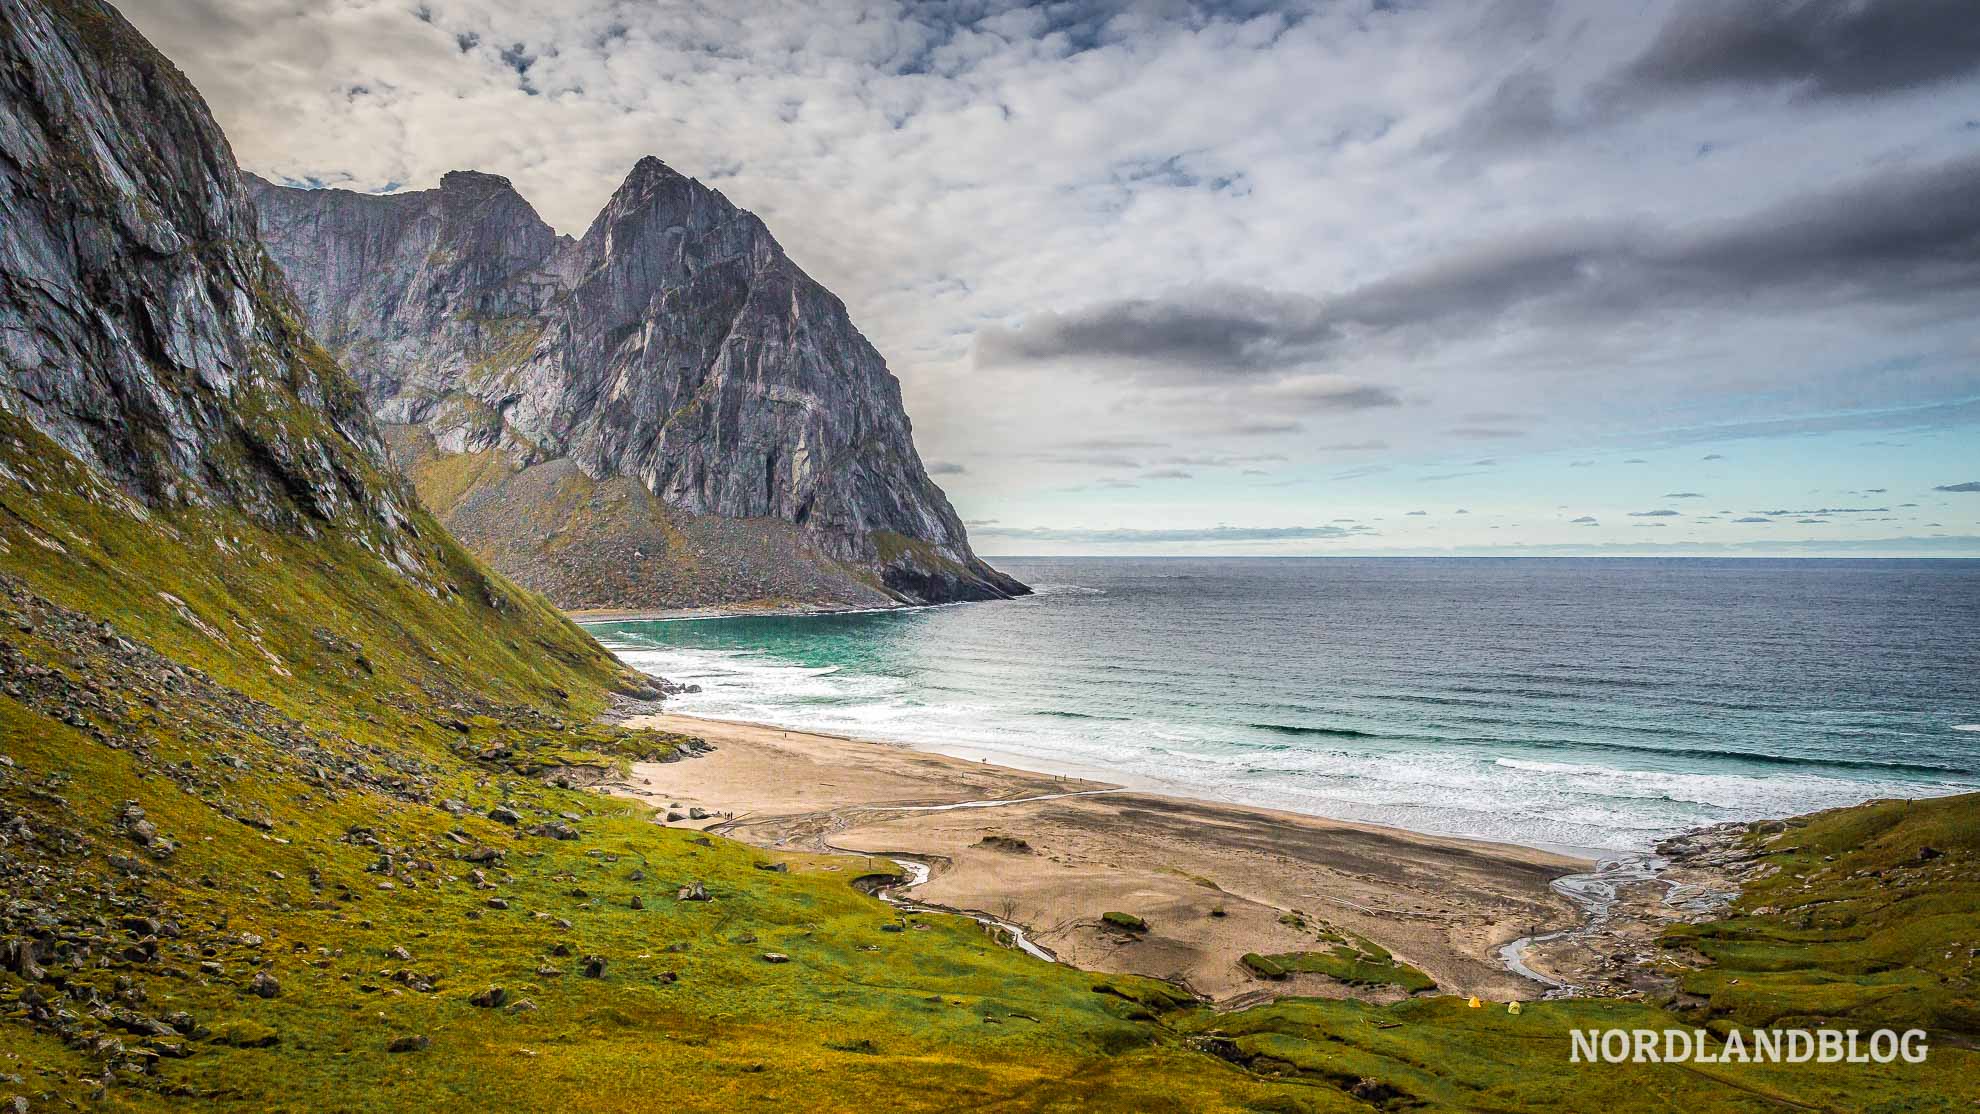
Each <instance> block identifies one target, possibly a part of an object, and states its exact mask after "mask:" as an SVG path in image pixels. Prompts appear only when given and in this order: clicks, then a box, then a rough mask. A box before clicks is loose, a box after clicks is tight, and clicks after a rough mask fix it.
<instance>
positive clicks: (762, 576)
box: [249, 158, 1025, 607]
mask: <svg viewBox="0 0 1980 1114" xmlns="http://www.w3.org/2000/svg"><path fill="white" fill-rule="evenodd" d="M249 181H250V188H251V189H252V191H253V193H254V197H255V200H256V203H257V204H258V206H259V209H260V228H261V233H262V236H263V238H264V240H265V242H266V243H267V245H268V249H269V251H270V253H271V254H272V255H273V256H274V257H275V259H276V260H277V261H278V262H279V263H280V264H281V265H282V267H283V269H284V270H285V271H286V272H287V274H288V276H289V279H290V281H291V282H292V283H293V284H294V286H295V287H296V288H297V290H298V292H299V294H300V296H301V299H302V302H303V304H304V306H305V307H306V310H307V313H308V317H309V322H310V325H311V328H312V330H313V331H314V332H315V334H316V335H317V336H318V337H319V338H320V339H322V340H323V341H324V343H326V344H327V345H328V346H329V347H330V348H331V349H332V350H333V351H334V352H336V353H337V354H338V355H339V356H340V357H341V358H342V359H343V361H344V362H345V364H346V365H347V366H349V367H350V368H351V369H352V370H353V372H354V373H355V374H356V375H357V377H358V378H359V380H360V381H361V382H362V383H363V385H364V387H365V390H366V393H367V395H368V397H369V399H370V403H371V407H372V410H373V413H374V414H375V415H376V416H377V417H378V418H379V419H380V420H381V421H384V422H387V423H393V424H395V425H399V426H404V427H408V428H407V429H405V430H403V431H402V432H401V434H398V435H395V437H394V440H395V443H397V444H399V445H400V446H402V448H403V449H404V450H405V452H404V455H403V456H402V460H403V461H404V463H405V465H406V467H407V469H408V471H409V472H410V473H411V474H412V475H413V476H414V478H415V481H416V482H417V483H418V485H419V488H420V492H421V495H422V497H423V498H425V499H426V500H427V502H428V505H429V506H432V507H433V508H434V509H435V510H436V512H437V513H439V514H440V515H441V516H442V518H443V520H444V521H446V522H447V523H448V525H449V526H450V527H451V528H453V529H455V530H456V531H457V532H459V533H460V534H461V535H462V536H463V537H464V538H465V539H466V540H468V541H469V543H470V544H471V545H473V546H475V547H476V549H477V551H478V552H481V553H483V554H484V555H486V556H487V557H488V558H489V559H490V560H491V561H492V562H493V563H495V564H496V566H497V567H498V568H500V569H502V570H503V571H505V572H508V573H509V574H510V575H513V576H516V577H518V578H519V579H522V580H523V581H524V582H525V583H527V584H529V585H531V586H532V587H537V588H540V589H542V590H544V591H546V592H547V593H549V594H550V595H551V597H552V598H553V599H555V600H556V601H557V602H559V603H560V604H562V605H564V606H567V607H665V606H682V605H690V604H705V603H735V602H743V601H746V600H766V601H777V602H802V603H825V604H850V605H871V604H882V603H897V602H910V603H929V602H942V601H949V600H966V599H989V598H997V597H1002V596H1007V595H1012V594H1016V593H1019V592H1022V591H1024V590H1025V589H1024V588H1023V586H1022V585H1020V584H1018V583H1017V582H1015V581H1013V580H1011V579H1010V578H1009V577H1006V576H1004V575H1002V574H1000V573H998V572H996V571H995V570H993V569H991V568H990V567H989V566H987V565H985V564H984V563H983V562H982V561H980V560H978V559H977V558H976V556H975V555H974V554H973V553H971V552H970V549H969V542H968V539H967V537H966V536H965V534H964V530H963V526H962V523H961V521H960V520H959V519H958V518H957V516H956V513H955V511H954V510H953V509H952V508H951V507H950V506H949V502H948V500H947V499H946V498H945V497H944V496H943V494H942V492H941V490H940V489H939V488H937V487H936V486H935V484H934V483H933V482H932V481H930V480H929V478H928V474H927V472H926V471H925V470H924V469H923V467H922V464H921V460H920V458H919V456H918V455H917V454H916V452H915V449H914V443H913V439H912V436H911V434H910V430H909V426H908V420H907V416H906V414H905V412H904V411H903V409H902V405H901V396H900V384H899V383H898V381H896V380H895V378H894V377H893V375H892V374H891V373H889V372H888V370H887V366H886V363H885V361H884V360H883V359H882V358H881V357H880V354H879V353H878V352H877V351H875V350H874V348H873V346H872V345H871V344H869V343H867V341H866V339H865V338H864V337H863V336H861V335H860V333H859V331H858V330H857V329H855V328H854V327H853V325H852V322H851V320H850V318H849V317H848V316H847V313H846V309H845V305H844V304H843V303H842V302H840V301H839V299H838V298H836V297H834V296H833V295H832V294H831V292H830V291H827V290H826V289H825V288H824V287H822V286H820V285H819V284H818V283H816V282H814V281H813V280H812V279H811V278H810V277H809V276H807V275H806V274H805V273H804V272H803V271H802V270H801V269H799V268H798V266H797V265H796V264H795V263H793V262H791V260H790V259H789V258H788V257H787V256H785V254H784V252H783V249H782V248H780V247H779V246H778V244H777V241H776V240H775V239H774V238H773V237H772V236H771V235H770V232H769V230H768V229H767V228H765V227H764V225H763V222H762V221H760V220H758V219H757V218H756V217H755V216H754V215H752V214H751V213H749V212H747V211H745V210H742V209H738V208H736V207H735V206H734V205H731V204H730V203H729V202H728V201H727V199H725V198H724V197H723V196H722V195H721V194H720V193H718V192H716V191H714V190H711V189H709V188H707V187H706V186H703V185H702V184H700V183H699V182H696V181H694V180H693V179H690V178H687V177H684V176H682V175H680V174H678V173H676V172H674V171H673V170H671V169H669V168H668V167H667V166H666V165H665V164H663V163H661V162H660V161H659V160H658V159H653V158H647V159H642V160H641V161H640V162H639V164H638V165H637V166H635V167H634V168H633V170H632V173H631V174H630V175H628V176H627V178H626V180H625V182H624V184H623V185H621V186H620V188H619V190H618V192H617V193H615V194H614V195H613V197H612V199H611V200H610V202H608V203H607V204H606V206H605V208H604V210H603V211H602V212H600V213H599V215H598V217H597V219H596V220H594V221H593V222H592V224H591V227H590V228H589V229H588V230H586V232H585V234H584V236H583V237H582V238H581V239H575V240H574V239H571V238H570V237H559V236H557V235H556V234H555V233H554V232H553V231H552V230H551V229H550V228H549V226H547V225H545V224H544V223H543V222H542V220H540V219H539V218H538V217H537V215H536V213H535V212H534V210H532V209H531V208H530V206H529V204H528V203H527V202H526V201H524V200H523V199H522V198H521V197H520V196H519V195H518V194H517V193H516V192H515V191H514V190H513V189H512V188H511V187H510V185H509V183H508V181H507V180H506V179H503V178H498V177H494V176H492V175H487V174H476V173H467V172H456V173H452V174H448V175H447V176H446V177H445V178H444V179H442V181H441V185H440V188H439V189H437V190H429V191H425V192H419V193H407V194H397V195H391V196H382V197H379V196H367V195H360V194H354V193H350V192H346V191H339V190H300V189H290V188H285V187H280V186H275V185H271V184H269V183H267V182H263V181H260V180H258V179H252V178H250V180H249ZM546 499H548V500H549V501H550V503H551V504H553V505H554V506H556V507H557V508H559V509H558V510H557V511H556V512H555V513H554V514H548V515H546V513H545V500H546Z"/></svg>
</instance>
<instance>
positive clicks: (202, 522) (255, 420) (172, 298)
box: [0, 0, 657, 695]
mask: <svg viewBox="0 0 1980 1114" xmlns="http://www.w3.org/2000/svg"><path fill="white" fill-rule="evenodd" d="M302 321H303V311H302V309H301V307H300V306H298V305H297V304H296V302H295V300H294V298H293V297H292V296H291V294H290V292H289V289H288V286H287V284H286V282H285V280H284V279H283V277H282V273H281V271H280V270H279V269H278V268H277V267H276V266H275V264H274V263H273V262H272V261H271V260H270V259H269V258H268V256H267V255H266V253H264V252H263V251H262V248H261V245H260V242H259V240H258V238H257V232H256V227H255V210H254V205H253V202H252V201H250V200H249V198H248V195H247V192H246V190H245V188H244V186H243V183H242V181H241V177H240V172H239V169H238V168H237V167H236V166H235V164H234V158H233V154H232V152H231V151H230V150H229V149H228V147H227V142H226V139H225V137H224V136H223V135H222V134H221V133H220V129H219V128H218V127H217V126H216V125H215V124H214V122H213V119H212V117H211V116H210V115H209V114H208V113H207V110H206V106H205V104H204V102H202V101H201V100H200V98H199V95H198V94H197V93H196V92H195V91H194V90H193V88H192V86H191V85H190V84H189V83H188V82H187V81H186V79H185V77H184V76H183V75H182V74H180V73H179V71H178V70H177V69H175V68H174V67H173V66H172V64H171V63H170V62H167V61H166V60H165V59H164V58H163V57H161V56H160V55H159V54H158V53H157V52H156V51H154V50H153V49H152V47H151V45H150V44H149V43H147V42H145V40H144V39H143V37H142V36H140V35H139V34H138V33H137V32H136V31H135V30H134V29H133V28H132V27H131V26H130V25H129V24H128V23H126V22H125V21H124V20H123V18H122V17H121V16H119V15H118V14H117V13H116V12H115V11H114V10H112V9H111V8H110V7H109V6H107V5H105V4H102V3H100V2H98V0H0V579H4V576H5V574H6V573H7V572H8V571H9V570H11V571H12V572H14V573H16V574H20V575H23V576H25V577H26V578H27V581H28V582H29V583H30V584H31V585H32V586H33V587H34V588H35V590H37V591H41V592H45V593H47V594H48V595H49V596H50V597H51V598H56V597H59V598H61V599H63V600H64V601H65V606H75V607H83V608H85V609H86V610H87V611H88V612H89V613H91V614H94V615H97V616H99V617H103V618H108V617H111V616H114V617H116V619H117V621H118V622H120V623H125V622H128V623H134V624H139V625H142V624H144V623H151V624H153V626H152V627H151V628H149V629H151V630H152V631H153V632H154V633H155V634H157V635H158V637H159V638H160V639H161V640H162V641H163V643H164V644H171V641H172V640H173V639H174V638H178V637H181V636H185V635H188V634H190V635H191V636H192V637H193V638H194V640H195V641H196V642H198V644H199V645H200V646H202V647H205V648H209V649H210V648H213V647H217V648H218V649H217V650H216V651H214V652H217V653H220V654H223V655H237V656H238V657H240V658H241V659H244V660H245V661H246V662H247V666H246V668H247V669H248V670H249V672H259V671H263V670H267V671H270V672H271V673H272V675H273V676H274V677H276V678H279V680H280V682H281V684H283V685H288V683H289V682H291V681H293V680H294V678H295V677H296V675H297V672H298V671H297V670H293V669H291V668H290V667H289V665H287V664H284V663H285V662H288V663H294V662H297V661H299V660H301V659H303V658H304V657H305V656H306V655H309V654H312V653H317V652H319V651H321V650H322V649H323V648H324V647H326V646H346V645H350V644H351V642H350V639H351V638H352V637H355V636H356V635H357V634H358V633H359V632H360V628H363V627H364V626H365V625H366V624H375V625H376V626H377V627H379V628H383V629H384V630H385V631H389V632H390V634H389V636H388V635H382V634H380V632H379V631H378V630H372V631H369V632H368V636H370V637H372V638H373V639H374V643H373V648H372V651H371V652H372V654H373V656H374V658H375V659H376V661H375V663H373V664H367V665H366V666H365V669H366V673H367V676H368V677H371V676H375V675H374V674H373V673H372V672H371V671H372V670H373V669H374V668H378V669H379V670H380V672H381V673H382V672H383V670H384V666H383V663H384V662H386V661H387V660H388V658H389V655H393V654H403V653H405V652H406V647H405V642H406V641H407V639H408V637H409V634H410V632H414V631H425V632H429V637H430V638H431V639H432V640H433V641H436V642H440V641H459V640H460V639H461V638H462V637H463V632H469V631H472V632H476V633H477V634H481V635H486V636H487V637H490V638H500V639H501V640H502V645H503V646H504V647H505V648H506V649H511V650H513V651H515V653H516V655H517V658H516V660H514V661H512V662H510V663H509V668H511V669H512V671H513V673H514V675H515V676H517V677H520V678H522V679H523V680H522V681H521V682H519V683H518V684H517V686H516V688H517V689H518V690H520V689H521V688H533V687H540V686H542V685H543V684H545V683H546V681H545V680H544V679H546V678H552V677H559V676H561V677H563V678H564V683H566V684H575V683H576V682H577V681H579V680H583V681H585V682H586V683H593V684H596V683H611V684H615V685H618V686H619V687H621V688H623V689H626V690H628V691H635V692H639V693H642V694H645V695H652V694H653V693H654V692H656V691H657V688H656V686H655V684H654V683H653V682H652V681H650V680H649V679H644V678H638V677H636V676H633V675H630V674H628V673H627V672H626V671H625V670H624V669H623V668H622V667H620V666H618V665H617V664H616V663H615V662H613V661H612V659H611V658H610V657H609V655H607V654H606V653H605V652H604V651H603V650H602V649H600V648H599V647H598V645H597V644H596V643H595V642H593V641H592V640H591V639H589V638H587V637H586V636H585V635H584V634H583V632H581V631H579V630H578V629H577V628H575V627H574V626H572V625H571V624H570V623H568V622H566V621H564V620H563V619H562V618H561V617H559V616H557V615H556V614H555V613H554V611H552V609H551V608H549V607H548V605H547V604H545V603H544V601H542V600H540V599H536V598H533V597H529V596H527V595H526V594H524V593H521V592H518V591H517V590H516V589H515V588H514V586H513V585H509V584H507V583H505V582H503V581H502V580H501V579H500V578H498V577H492V576H490V575H488V573H487V571H486V570H485V569H484V568H482V567H481V566H479V565H478V564H476V562H475V561H474V560H473V559H472V558H471V557H470V556H469V555H468V554H467V553H466V552H465V551H464V550H463V549H462V548H461V547H460V546H459V545H458V544H457V543H456V542H455V541H454V539H452V538H451V537H449V536H448V535H447V532H446V531H445V530H443V529H441V528H440V526H439V524H438V523H437V522H435V521H434V519H433V517H432V516H431V515H430V514H428V513H427V512H426V511H425V510H423V509H422V508H421V507H420V505H419V502H418V500H417V498H416V496H415V493H414V491H413V489H412V488H411V486H410V485H409V484H407V483H406V481H405V480H404V478H403V477H402V476H401V475H400V474H399V472H398V470H397V469H396V468H394V466H393V464H392V461H391V460H390V458H389V456H388V454H387V449H386V446H385V442H384V439H383V438H382V437H381V435H380V433H379V431H378V428H377V426H376V425H375V424H374V423H373V421H372V418H371V415H370V412H369V407H368V406H367V404H366V401H365V396H364V393H363V391H362V390H360V389H359V388H358V386H357V384H355V383H353V382H352V381H351V379H350V378H349V376H347V375H346V374H345V373H344V372H343V370H342V369H341V368H339V367H338V365H337V364H336V362H335V361H334V360H333V359H332V358H331V357H330V356H329V354H328V353H326V352H325V351H324V349H323V348H322V346H321V345H319V344H317V343H316V342H315V341H314V340H312V339H311V338H310V337H309V335H308V333H307V332H306V330H305V328H304V325H303V323H302ZM16 587H17V586H16ZM15 595H16V596H19V595H20V592H19V591H16V592H15ZM354 596H355V597H357V598H359V599H361V601H362V602H361V603H353V600H352V597H354ZM333 623H334V624H336V625H337V626H338V627H339V629H338V630H332V629H330V627H329V626H325V625H322V624H333ZM297 628H301V630H298V629H297ZM20 629H21V630H22V631H26V630H28V628H27V627H21V628H20ZM432 632H444V633H439V634H435V633H432ZM498 632H499V633H498ZM388 647H389V648H388ZM521 647H527V649H519V648H521ZM443 652H446V651H441V650H434V649H422V650H421V651H420V652H419V654H418V657H417V660H416V661H415V662H414V663H413V665H412V666H411V667H410V669H409V672H413V673H424V671H426V670H427V669H428V668H429V667H433V672H434V673H435V674H438V675H439V678H440V679H444V678H447V677H450V676H451V674H450V673H449V672H448V671H445V670H441V669H440V668H439V667H438V664H437V658H438V657H439V656H440V654H442V653H443ZM523 658H528V659H529V660H527V661H523V660H521V659H523ZM481 668H482V670H483V672H484V673H485V674H493V673H499V672H501V669H500V668H497V667H495V666H492V665H486V664H485V665H484V666H483V667H481ZM547 683H548V684H551V685H553V686H554V685H555V684H557V682H555V681H549V682H547ZM421 684H422V685H423V686H424V691H427V692H429V693H430V692H432V691H437V684H438V679H436V678H435V677H434V676H427V677H425V678H424V679H423V680H422V682H421ZM8 687H9V690H10V691H12V688H13V687H12V686H8Z"/></svg>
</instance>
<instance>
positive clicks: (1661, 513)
mask: <svg viewBox="0 0 1980 1114" xmlns="http://www.w3.org/2000/svg"><path fill="white" fill-rule="evenodd" d="M1677 516H1678V512H1676V511H1673V510H1658V511H1631V512H1629V517H1631V518H1676V517H1677Z"/></svg>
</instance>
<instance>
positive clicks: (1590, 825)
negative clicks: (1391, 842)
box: [589, 558, 1980, 851]
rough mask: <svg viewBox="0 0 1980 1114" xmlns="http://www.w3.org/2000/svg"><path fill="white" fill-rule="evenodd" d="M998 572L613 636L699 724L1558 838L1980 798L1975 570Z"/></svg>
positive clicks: (1488, 563)
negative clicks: (954, 593) (1974, 793)
mask: <svg viewBox="0 0 1980 1114" xmlns="http://www.w3.org/2000/svg"><path fill="white" fill-rule="evenodd" d="M995 563H996V564H997V566H998V567H999V568H1002V569H1005V570H1006V571H1008V572H1010V573H1012V574H1013V575H1015V576H1017V577H1018V578H1019V579H1021V580H1023V581H1025V582H1026V583H1028V584H1030V585H1032V586H1033V587H1034V588H1035V589H1036V590H1037V594H1036V595H1034V596H1030V597H1027V598H1025V599H1021V600H1015V601H1010V602H1002V603H989V604H965V605H955V606H947V607H935V608H924V609H918V610H912V611H895V612H874V613H863V614H847V615H830V616H808V617H799V618H733V619H711V620H693V621H670V622H621V623H604V624H592V625H590V628H589V629H590V630H591V631H592V633H593V634H594V635H596V636H597V637H598V638H599V639H600V640H602V641H603V642H604V643H605V645H607V646H608V647H610V648H611V649H613V650H614V651H616V652H617V653H618V654H619V655H620V656H621V657H622V658H624V659H625V660H626V661H627V662H629V663H631V664H632V665H634V666H636V667H638V668H640V669H642V670H645V671H647V672H649V673H654V674H658V675H661V676H665V677H668V678H670V679H672V680H675V681H681V682H687V683H691V684H697V685H700V686H701V689H702V691H701V692H700V693H697V694H692V695H686V696H681V697H678V698H675V699H674V700H672V701H670V702H669V703H670V707H671V709H672V710H674V711H678V712H681V713H684V714H689V715H697V716H707V717H713V718H718V719H735V720H750V721H757V722H764V723H772V724H779V725H783V726H787V727H792V728H803V729H809V730H817V731H827V732H835V733H840V734H847V735H856V736H861V737H866V738H873V739H882V740H889V741H895V742H900V743H907V744H912V745H915V746H921V747H926V748H928V749H931V750H939V751H942V752H944V753H949V754H956V755H962V756H965V757H971V758H977V757H981V758H987V759H989V760H991V761H993V762H999V763H1003V764H1007V765H1012V766H1018V767H1022V768H1025V769H1031V770H1038V771H1044V772H1049V773H1064V774H1072V775H1079V776H1086V777H1094V778H1100V779H1105V780H1109V781H1114V782H1119V783H1124V784H1128V785H1132V786H1137V787H1144V788H1152V789H1158V790H1161V791H1165V792H1171V793H1176V794H1181V795H1187V796H1196V797H1206V798H1212V799H1216V800H1224V801H1231V802H1237V803H1242V804H1251V805H1261V806H1267V807H1273V808H1281V809H1288V810H1292V811H1296V812H1302V813H1310V814H1314V815H1320V816H1328V817H1335V818H1339V819H1348V820H1365V821H1373V822H1378V823H1383V824H1392V825H1397V826H1400V827H1405V828H1410V829H1413V830H1416V831H1422V832H1433V833H1439V834H1448V835H1460V836H1472V837H1477V838H1482V839H1493V840H1504V841H1509V842H1515V843H1522V844H1527V845H1531V846H1541V847H1554V848H1571V849H1581V850H1601V851H1635V850H1643V849H1646V848H1648V847H1649V846H1650V845H1651V844H1653V843H1654V842H1655V841H1656V840H1657V839H1659V838H1660V837H1662V836H1665V835H1669V834H1671V833H1674V832H1678V831H1681V830H1684V829H1686V828H1690V827H1693V826H1696V825H1699V824H1707V823H1714V822H1718V821H1724V820H1742V819H1753V818H1758V817H1764V816H1784V815H1789V814H1793V813H1800V812H1808V811H1812V810H1815V809H1821V808H1827V807H1832V806H1837V805H1844V804H1851V803H1855V802H1858V801H1863V800H1867V799H1870V798H1873V797H1919V796H1927V795H1934V794H1943V793H1955V792H1963V791H1969V790H1976V789H1980V561H1884V560H1833V561H1831V560H1779V561H1775V560H1752V559H1727V560H1709V559H1683V560H1660V559H1643V560H1618V559H1463V558H1453V559H1435V558H1425V559H1418V558H1369V559H1348V558H1314V559H1299V558H1222V559H1195V558H1160V559H1149V558H1052V559H1045V558H1036V559H1016V558H1003V559H998V560H997V561H996V562H995Z"/></svg>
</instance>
